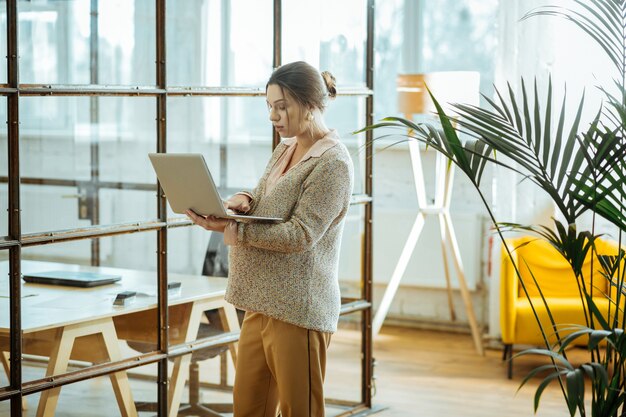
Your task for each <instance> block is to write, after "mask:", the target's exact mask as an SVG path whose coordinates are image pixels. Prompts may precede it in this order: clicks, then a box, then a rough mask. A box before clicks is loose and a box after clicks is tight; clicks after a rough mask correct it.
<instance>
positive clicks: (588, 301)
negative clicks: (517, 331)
mask: <svg viewBox="0 0 626 417" xmlns="http://www.w3.org/2000/svg"><path fill="white" fill-rule="evenodd" d="M572 3H573V6H574V7H575V8H560V7H553V6H547V7H542V8H539V9H536V10H534V11H531V12H530V13H528V14H526V15H525V16H524V18H523V19H529V18H533V17H536V16H556V17H559V18H563V19H566V20H568V21H570V22H572V23H574V24H575V25H576V26H578V27H579V28H580V29H581V30H583V31H584V32H585V33H586V34H587V35H589V36H590V37H591V38H592V39H593V40H594V41H595V42H597V43H598V44H599V45H600V46H601V48H602V49H603V51H604V52H605V53H606V55H607V56H608V57H609V59H610V61H611V63H612V64H613V66H614V69H615V71H616V74H617V76H616V77H615V81H614V86H611V88H609V87H599V88H600V89H601V90H602V92H603V93H604V96H605V100H604V104H603V106H601V107H600V108H599V109H598V110H597V113H595V114H596V115H595V117H594V118H593V120H592V121H591V122H590V123H589V124H588V125H586V126H582V125H581V117H582V113H583V107H584V102H585V99H584V95H583V96H582V97H581V98H580V99H578V107H577V110H576V112H575V114H574V115H573V117H567V118H566V110H565V109H566V102H567V101H566V97H565V95H564V97H563V99H562V102H561V105H560V108H558V106H553V97H552V84H551V82H549V83H548V86H547V91H546V92H545V93H543V94H542V93H540V91H539V90H540V88H539V86H538V85H537V82H535V83H534V84H533V86H532V88H529V87H528V85H527V83H525V82H524V81H523V80H522V82H521V87H520V91H521V97H520V96H518V95H516V94H515V91H514V89H513V87H512V86H511V85H510V84H509V85H507V88H506V91H498V90H496V94H495V99H490V98H489V97H484V98H485V100H486V101H487V102H488V104H489V108H481V107H478V106H471V105H465V104H454V105H452V108H453V111H454V113H455V114H453V115H450V116H448V115H447V114H446V113H445V112H444V110H443V109H442V107H441V105H440V104H439V103H438V102H437V100H436V98H435V97H432V99H433V102H434V103H435V106H436V109H437V114H438V117H439V121H440V123H441V126H440V127H434V126H432V125H429V124H426V123H419V124H418V123H414V122H412V121H411V120H407V119H403V118H399V117H388V118H385V119H383V121H382V122H380V123H377V124H374V125H372V126H368V127H365V128H364V129H362V130H361V131H366V130H372V129H379V128H397V129H401V131H402V133H401V134H400V135H402V136H403V137H406V138H407V139H410V140H418V141H421V142H423V143H425V144H426V145H427V146H429V147H432V148H433V149H435V150H436V151H438V152H441V153H442V154H444V155H445V156H446V157H447V158H448V160H449V161H450V163H454V164H455V165H456V166H458V168H459V169H460V170H461V171H462V172H463V173H464V174H465V175H466V176H467V177H468V179H469V180H470V182H471V183H472V185H473V186H474V187H475V189H476V190H477V192H478V194H479V196H480V198H481V199H482V201H483V203H484V205H485V207H486V208H487V212H488V214H489V216H490V217H491V220H492V221H493V223H494V225H495V229H496V231H497V233H498V234H499V235H500V237H501V238H502V240H503V243H504V239H503V231H505V230H523V231H525V232H531V233H534V234H535V235H537V237H538V238H541V239H545V240H547V241H548V242H549V243H550V244H551V245H552V246H553V247H554V248H556V249H557V251H558V252H559V253H560V254H561V255H562V256H563V257H564V258H565V259H566V260H567V261H568V263H569V264H570V266H571V268H572V271H573V272H574V276H575V277H576V280H577V284H578V288H579V292H580V297H581V301H582V305H583V308H584V309H585V317H586V325H585V326H577V327H576V328H572V327H569V328H563V327H562V326H559V325H558V324H557V323H555V321H554V320H553V318H552V315H551V313H550V308H549V306H548V304H547V302H546V300H545V298H543V294H541V290H540V288H539V290H540V295H541V299H542V300H543V307H544V308H545V309H546V310H547V312H548V315H549V317H550V320H551V324H552V328H550V329H543V328H541V322H540V320H539V318H538V316H537V313H535V318H536V319H537V323H538V324H539V326H540V329H541V332H542V335H543V338H544V342H545V347H543V348H541V349H530V350H527V351H524V352H522V353H521V354H539V355H544V356H546V357H547V358H549V359H550V363H549V364H546V365H543V366H540V367H538V368H537V369H535V370H533V371H532V372H531V373H530V374H529V375H528V376H527V377H526V378H525V379H524V381H523V382H522V385H524V384H525V383H526V382H527V381H528V380H529V379H530V378H532V377H535V376H538V375H543V380H542V381H541V383H540V384H539V386H538V388H537V391H536V395H535V404H534V407H535V411H536V410H537V407H538V405H539V399H540V398H541V395H542V393H543V391H544V389H545V388H546V386H547V385H548V384H550V383H551V382H554V381H556V382H558V383H559V384H560V386H561V389H562V393H563V397H564V399H565V402H566V404H567V407H568V410H569V413H570V415H572V416H573V415H575V414H576V413H577V412H578V413H579V414H580V416H587V415H591V416H594V417H604V416H606V417H609V416H626V404H625V403H626V332H625V330H626V328H625V323H626V309H624V304H625V303H624V299H625V296H626V290H625V288H626V287H625V286H624V280H625V278H626V271H625V268H624V261H625V257H626V255H625V253H624V251H623V250H621V249H619V251H618V252H616V253H615V254H614V256H598V259H599V260H600V262H598V263H599V264H600V265H597V263H596V265H593V263H592V269H593V270H597V271H599V272H600V275H601V276H602V277H603V279H607V280H609V282H610V284H611V285H610V288H611V291H609V294H606V296H607V297H608V298H609V300H610V302H611V305H612V309H613V310H612V311H613V314H611V313H610V311H611V310H610V311H609V315H608V317H607V316H604V315H603V314H601V313H600V311H599V310H598V308H597V306H596V305H595V303H594V302H593V300H592V297H591V290H592V289H591V288H589V286H587V285H586V284H585V281H584V279H583V272H584V271H583V262H584V260H585V258H586V257H587V256H588V255H589V254H591V253H594V252H595V245H594V241H595V239H597V238H598V237H599V236H598V235H597V234H596V233H595V230H594V229H595V226H592V228H591V230H586V231H577V229H576V220H577V219H578V218H580V216H581V215H583V214H584V213H587V212H590V213H591V214H592V219H593V220H592V225H595V221H596V216H601V217H603V218H604V219H606V220H608V221H609V222H611V223H612V224H614V225H615V226H616V227H617V228H618V230H619V236H618V241H619V244H620V247H621V243H622V238H623V234H624V232H626V137H625V135H624V133H625V131H626V0H572ZM609 90H614V91H616V92H617V93H613V94H612V93H610V91H609ZM431 96H432V95H431ZM540 103H545V104H544V106H543V108H542V106H541V104H540ZM452 117H453V118H454V120H455V122H456V123H452V122H451V120H452ZM567 119H571V120H569V121H566V120H567ZM407 129H408V130H407ZM407 131H408V133H406V132H407ZM461 137H466V138H468V139H467V140H461ZM488 163H489V164H495V165H498V166H501V167H504V168H506V169H509V170H512V171H515V172H516V173H518V174H520V175H521V176H523V178H525V179H528V180H530V181H532V182H533V183H535V184H536V185H537V186H538V187H539V188H540V189H541V190H543V191H545V192H546V193H547V194H548V195H549V196H550V197H551V199H552V200H553V201H554V203H555V205H556V207H558V209H559V211H560V212H561V214H562V215H563V218H564V219H565V220H564V222H560V221H556V220H555V221H554V222H555V224H554V228H550V227H546V226H540V225H520V224H512V223H498V222H497V221H496V219H495V217H494V215H493V212H492V210H491V209H490V206H489V203H488V201H487V199H486V198H485V196H484V195H483V193H482V191H481V189H480V185H481V180H482V178H483V173H484V170H485V167H486V165H487V164H488ZM504 247H505V249H506V251H507V253H508V255H509V256H512V253H511V250H512V248H509V247H508V246H507V245H506V243H504ZM513 265H514V266H515V263H513ZM516 272H517V273H518V277H519V276H520V275H519V271H516ZM531 272H532V271H531ZM519 282H520V286H521V287H522V290H523V291H524V293H526V288H525V286H524V282H523V281H522V280H521V279H520V280H519ZM590 286H593V281H592V282H591V285H590ZM526 296H527V298H528V300H529V302H530V304H531V307H532V308H533V312H535V306H533V305H532V300H531V299H530V297H528V294H527V293H526ZM549 334H555V335H556V340H557V341H556V343H555V344H554V345H552V344H551V343H550V342H549V339H548V335H549ZM583 337H586V338H587V339H586V340H587V343H586V344H587V348H588V350H589V352H590V357H589V361H588V362H586V363H584V364H580V365H575V364H573V363H571V362H570V361H568V359H567V355H566V350H565V349H566V348H567V347H568V346H569V345H571V344H572V343H574V342H577V341H578V342H580V341H581V340H579V339H580V338H583ZM582 340H584V339H582ZM544 373H545V374H544ZM585 379H589V380H590V381H591V399H590V401H589V399H588V398H586V397H585ZM586 400H587V402H586ZM586 404H590V408H589V410H588V409H587V405H586ZM589 413H590V414H589Z"/></svg>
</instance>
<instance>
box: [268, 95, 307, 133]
mask: <svg viewBox="0 0 626 417" xmlns="http://www.w3.org/2000/svg"><path fill="white" fill-rule="evenodd" d="M266 99H267V108H268V109H269V111H270V121H271V122H272V125H273V126H274V129H276V131H277V132H278V134H279V135H280V137H281V138H292V137H295V136H298V135H299V134H301V133H302V132H303V131H304V126H305V123H304V112H303V111H302V110H301V109H300V106H299V105H298V103H297V102H296V101H295V100H294V99H293V98H292V97H291V95H290V94H289V93H288V92H284V93H283V89H282V88H281V87H280V86H278V85H276V84H270V85H268V86H267V92H266Z"/></svg>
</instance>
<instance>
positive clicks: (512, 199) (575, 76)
mask: <svg viewBox="0 0 626 417" xmlns="http://www.w3.org/2000/svg"><path fill="white" fill-rule="evenodd" d="M545 5H556V6H561V7H568V8H575V6H576V5H575V4H574V2H573V1H571V0H552V1H546V0H519V1H514V2H509V1H503V2H501V4H500V11H499V48H498V60H497V67H496V75H495V83H496V86H497V88H498V89H499V90H500V91H505V89H506V88H507V82H508V83H510V84H511V86H512V88H513V90H514V91H515V93H516V95H518V97H521V91H522V90H521V81H520V80H521V78H523V79H524V82H525V83H526V89H527V91H529V92H532V88H533V83H534V82H535V80H536V81H537V85H538V90H539V92H540V96H542V97H543V98H544V100H545V97H546V96H547V90H548V83H549V81H550V79H551V80H552V86H553V102H552V105H553V114H556V115H557V116H556V117H558V111H560V108H561V103H562V101H563V95H564V94H565V90H566V89H567V104H566V126H568V124H570V123H571V120H573V118H574V115H575V112H576V109H577V107H578V105H579V102H580V98H581V96H582V94H583V93H584V94H585V107H584V112H583V117H582V122H581V124H580V128H581V129H584V128H585V127H586V126H587V124H588V123H589V122H590V120H591V119H592V118H593V117H594V116H595V114H596V113H597V111H598V109H599V106H600V105H601V102H602V98H603V95H602V93H601V92H600V91H599V90H598V89H597V88H596V86H598V85H603V86H611V85H612V84H613V82H612V79H613V78H614V77H615V76H616V74H615V73H614V70H613V67H612V66H611V64H610V62H609V60H608V59H607V58H606V57H605V55H604V52H603V51H602V49H601V48H600V47H599V46H597V45H596V44H595V43H594V42H593V41H592V40H591V39H590V38H589V36H587V35H586V34H584V33H583V32H582V31H581V30H580V29H578V27H577V26H575V25H574V24H573V23H571V22H567V21H565V20H563V19H559V18H555V17H547V16H542V17H534V18H531V19H529V20H523V21H520V19H521V18H522V16H524V15H525V14H526V13H527V12H529V11H531V10H533V9H535V8H537V7H541V6H545ZM531 94H532V93H531ZM541 106H542V109H545V102H543V103H542V104H541ZM553 122H554V121H553ZM552 125H553V127H554V128H555V127H556V123H553V124H552ZM494 178H495V181H496V186H494V187H493V189H494V192H495V195H494V196H493V199H492V201H493V202H494V209H495V214H496V218H497V219H498V220H500V221H514V222H518V223H523V224H537V223H541V224H545V225H551V224H552V220H551V218H552V217H555V218H557V219H561V220H562V216H561V215H560V213H558V212H557V211H556V210H555V207H554V205H553V203H552V200H551V199H550V198H549V197H548V196H547V195H546V194H545V193H544V192H542V191H541V190H539V189H538V188H537V187H536V186H534V185H533V184H531V183H530V182H529V181H524V182H521V183H520V181H521V178H520V177H519V176H518V175H515V174H513V173H511V172H510V171H507V170H504V169H500V168H497V169H496V173H495V175H494ZM578 227H579V228H580V229H581V230H583V229H589V228H590V219H589V217H585V218H583V219H580V222H579V224H578ZM596 232H599V233H609V234H615V233H614V228H613V227H612V226H611V225H610V224H608V223H607V222H604V221H602V220H600V221H598V222H597V223H596ZM494 243H496V244H494V246H493V250H492V253H491V259H492V260H493V261H492V266H493V269H492V271H493V273H492V279H490V280H488V282H489V283H490V297H489V311H490V314H489V328H490V335H491V336H494V337H497V336H499V334H500V325H499V266H500V251H501V246H500V244H499V239H495V240H494Z"/></svg>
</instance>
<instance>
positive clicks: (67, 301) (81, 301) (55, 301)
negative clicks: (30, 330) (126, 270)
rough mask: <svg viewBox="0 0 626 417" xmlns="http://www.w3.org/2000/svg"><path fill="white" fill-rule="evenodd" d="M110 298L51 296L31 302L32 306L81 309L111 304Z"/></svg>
mask: <svg viewBox="0 0 626 417" xmlns="http://www.w3.org/2000/svg"><path fill="white" fill-rule="evenodd" d="M111 300H112V298H110V297H106V296H99V297H93V296H92V297H85V296H81V297H71V296H67V295H64V296H59V297H56V298H51V299H48V300H45V301H42V302H40V303H36V304H32V305H31V306H32V307H45V308H60V309H63V310H82V309H84V308H93V307H94V306H95V305H99V304H105V303H106V304H111V302H112V301H111Z"/></svg>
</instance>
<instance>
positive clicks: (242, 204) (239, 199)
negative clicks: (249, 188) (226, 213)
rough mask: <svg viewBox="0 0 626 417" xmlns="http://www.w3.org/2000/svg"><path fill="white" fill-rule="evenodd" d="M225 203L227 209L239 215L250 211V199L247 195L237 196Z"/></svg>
mask: <svg viewBox="0 0 626 417" xmlns="http://www.w3.org/2000/svg"><path fill="white" fill-rule="evenodd" d="M224 203H225V204H224V205H225V206H226V208H227V209H231V210H234V211H236V212H238V213H247V212H249V211H250V197H248V196H247V195H245V194H235V195H234V196H232V197H231V198H229V199H228V200H226V201H225V202H224Z"/></svg>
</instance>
